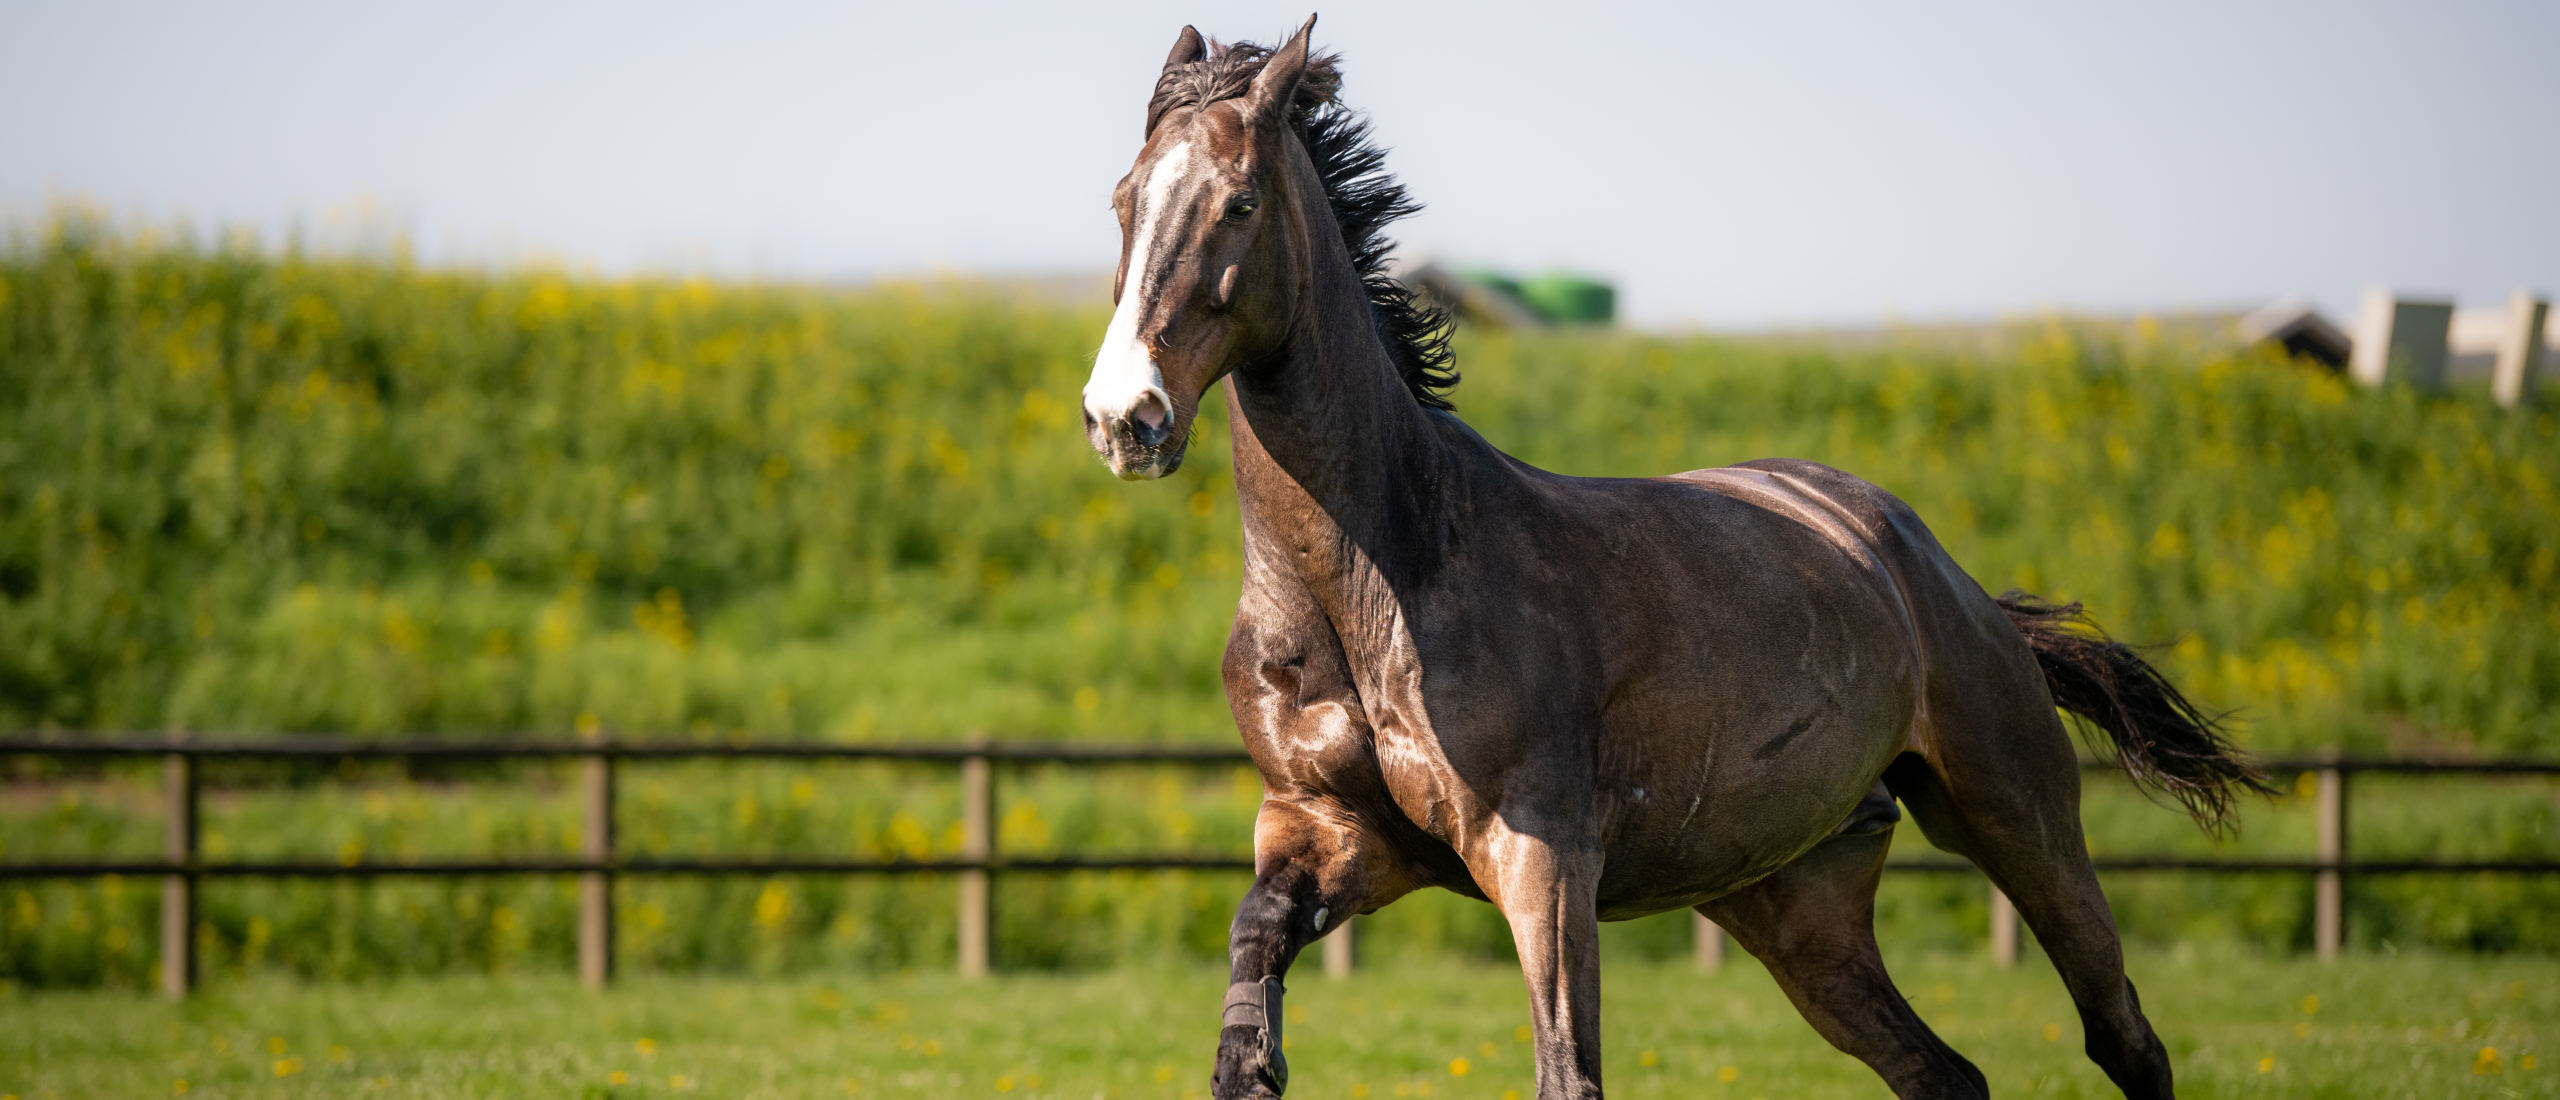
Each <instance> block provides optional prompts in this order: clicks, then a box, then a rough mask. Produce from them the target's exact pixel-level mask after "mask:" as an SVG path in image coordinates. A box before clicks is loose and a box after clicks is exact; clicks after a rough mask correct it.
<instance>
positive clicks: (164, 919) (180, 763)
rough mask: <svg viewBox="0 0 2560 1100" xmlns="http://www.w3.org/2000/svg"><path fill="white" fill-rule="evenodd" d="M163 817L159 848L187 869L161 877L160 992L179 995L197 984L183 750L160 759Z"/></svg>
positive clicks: (188, 788) (190, 771)
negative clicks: (164, 821)
mask: <svg viewBox="0 0 2560 1100" xmlns="http://www.w3.org/2000/svg"><path fill="white" fill-rule="evenodd" d="M160 776H161V799H162V804H163V807H164V810H165V814H166V818H167V828H166V830H165V831H164V832H163V834H162V840H161V854H162V855H163V856H164V857H166V858H167V859H168V861H169V862H171V863H175V864H178V865H180V866H181V867H184V868H186V870H184V871H182V872H180V873H178V874H173V875H163V876H161V878H160V994H161V996H164V997H167V998H169V999H171V1000H183V999H185V998H186V995H187V991H188V990H189V989H192V988H194V986H195V984H196V886H197V884H198V881H199V880H198V879H197V877H196V875H195V872H194V868H195V862H196V769H195V761H194V760H192V759H190V758H189V757H188V756H187V754H185V753H183V752H173V753H170V754H169V755H167V756H165V757H162V758H161V762H160Z"/></svg>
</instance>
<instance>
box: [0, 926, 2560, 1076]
mask: <svg viewBox="0 0 2560 1100" xmlns="http://www.w3.org/2000/svg"><path fill="white" fill-rule="evenodd" d="M1894 966H1895V971H1896V974H1897V976H1898V978H1899V980H1900V981H1901V983H1902V985H1903V988H1904V989H1905V990H1906V991H1907V993H1908V994H1909V995H1910V996H1911V998H1912V999H1913V1001H1914V1002H1915V1003H1916V1004H1917V1005H1918V1006H1919V1008H1920V1011H1921V1013H1922V1015H1923V1016H1924V1017H1925V1018H1927V1019H1928V1021H1929V1023H1930V1025H1931V1026H1932V1027H1933V1028H1935V1029H1936V1030H1937V1031H1938V1032H1939V1034H1940V1035H1942V1036H1944V1037H1945V1038H1946V1039H1948V1040H1949V1041H1950V1042H1951V1043H1952V1044H1954V1045H1955V1046H1956V1047H1957V1048H1958V1049H1960V1050H1962V1051H1963V1052H1964V1053H1965V1054H1966V1055H1967V1056H1968V1057H1969V1058H1971V1059H1973V1061H1974V1062H1975V1064H1976V1065H1978V1066H1980V1067H1981V1068H1982V1070H1983V1072H1984V1074H1985V1075H1986V1076H1987V1077H1988V1078H1989V1080H1990V1083H1991V1086H1992V1088H1993V1090H1994V1091H1995V1092H1996V1093H2001V1094H2020V1093H2033V1094H2035V1095H2039V1096H2060V1097H2108V1096H2114V1095H2116V1092H2115V1091H2114V1089H2113V1088H2112V1087H2111V1086H2109V1085H2108V1083H2107V1081H2106V1079H2105V1078H2104V1077H2103V1076H2102V1075H2101V1074H2100V1073H2099V1072H2098V1070H2097V1069H2096V1067H2095V1066H2093V1065H2091V1064H2090V1063H2089V1062H2088V1060H2087V1059H2085V1058H2084V1057H2082V1056H2081V1054H2080V1051H2079V1046H2080V1028H2079V1024H2078V1021H2077V1018H2076V1017H2075V1015H2074V1014H2073V1012H2072V1010H2071V1007H2070V1002H2069V1000H2068V998H2066V997H2065V996H2064V995H2063V992H2062V988H2061V984H2060V982H2059V980H2058V979H2057V978H2056V977H2055V976H2054V974H2053V973H2052V971H2051V970H2050V969H2047V968H2046V967H2044V966H2043V965H2041V964H2040V963H2039V962H2037V961H2035V960H2030V961H2028V962H2025V963H2023V964H2021V965H2020V966H2019V967H2018V968H2017V969H2015V970H2012V971H1997V970H1992V969H1990V968H1988V967H1987V966H1985V965H1984V964H1983V963H1982V961H1981V960H1980V959H1978V958H1964V957H1953V956H1947V955H1939V954H1927V955H1920V956H1916V957H1914V956H1907V955H1906V956H1898V957H1897V958H1896V959H1895V961H1894ZM2130 968H2131V970H2132V973H2133V975H2134V978H2135V980H2136V982H2138V983H2139V984H2140V985H2141V988H2142V993H2143V1003H2144V1005H2145V1007H2146V1010H2147V1011H2148V1012H2149V1014H2150V1016H2151V1019H2152V1021H2153V1023H2154V1025H2155V1026H2156V1027H2157V1028H2158V1029H2159V1031H2160V1033H2161V1036H2162V1038H2163V1039H2164V1040H2165V1041H2166V1042H2167V1043H2168V1044H2169V1048H2170V1050H2171V1052H2172V1058H2173V1061H2174V1064H2175V1066H2176V1069H2177V1072H2178V1078H2179V1085H2180V1094H2181V1095H2185V1096H2191V1097H2255V1096H2285V1097H2341V1098H2345V1097H2352V1098H2356V1100H2385V1098H2398V1097H2418V1096H2424V1097H2429V1098H2431V1100H2432V1098H2441V1097H2535V1096H2541V1097H2549V1096H2560V964H2555V963H2554V962H2553V961H2552V960H2550V959H2549V958H2547V957H2541V956H2515V955H2511V956H2506V957H2501V958H2489V957H2483V956H2477V955H2455V956H2447V955H2434V954H2421V953H2403V954H2400V955H2398V956H2396V957H2394V956H2366V957H2360V958H2353V959H2348V960H2345V961H2343V962H2340V963H2338V964H2335V965H2330V966H2322V965H2320V964H2317V963H2312V962H2307V961H2284V960H2274V959H2269V958H2266V957H2265V956H2263V955H2257V954H2230V953H2217V952H2213V951H2201V952H2199V951H2185V952H2136V953H2135V954H2134V955H2133V956H2132V958H2131V959H2130ZM1224 988H1225V976H1224V973H1223V971H1215V970H1210V969H1207V968H1161V967H1159V968H1146V967H1133V968H1126V969H1121V970H1117V971H1113V972H1110V973H1106V974H1098V975H1089V976H1075V977H1062V976H1055V975H1046V976H1042V975H1032V976H1019V975H1013V976H999V977H996V978H993V979H990V980H986V981H983V982H968V981H962V980H960V979H957V978H950V977H945V976H941V975H938V974H937V975H920V974H913V973H888V974H852V973H839V972H827V971H817V972H813V973H805V974H799V975H794V976H792V977H790V978H788V979H780V980H760V981H759V980H734V979H731V980H723V979H710V978H652V979H644V980H640V981H634V982H630V983H627V984H625V985H623V986H620V987H617V988H615V989H613V990H611V991H609V992H606V993H602V994H591V993H587V992H585V991H582V990H580V989H578V988H577V987H576V985H575V984H574V983H573V982H571V981H569V980H567V979H565V978H557V977H553V978H532V979H525V978H519V979H490V978H483V977H459V978H456V977H445V978H419V979H408V980H403V981H399V982H395V983H390V984H357V985H345V984H333V985H322V986H310V985H300V984H294V983H290V982H285V981H278V980H265V981H258V982H251V983H246V984H242V985H237V986H230V987H225V988H222V989H218V990H216V991H214V992H213V993H211V994H209V995H207V996H205V997H203V998H200V999H199V1000H197V1001H194V1002H191V1003H189V1004H187V1005H184V1006H172V1005H169V1004H167V1003H165V1002H161V1001H157V1000H153V999H149V998H147V997H146V996H144V995H141V994H134V993H121V992H45V993H28V992H23V991H21V992H15V993H5V994H0V1095H9V1096H17V1097H22V1098H24V1100H39V1098H42V1100H52V1098H55V1097H81V1096H173V1095H175V1096H185V1097H188V1098H190V1100H192V1098H197V1097H260V1098H265V1097H297V1096H313V1097H317V1096H329V1097H362V1096H384V1097H450V1096H484V1097H545V1098H549V1097H561V1096H586V1097H637V1096H669V1095H674V1096H682V1095H693V1094H699V1095H706V1096H731V1097H741V1098H751V1097H814V1096H857V1097H860V1096H890V1097H903V1096H916V1097H965V1096H986V1097H995V1098H1003V1100H1012V1098H1016V1097H1020V1098H1026V1100H1028V1098H1034V1097H1061V1098H1073V1100H1084V1098H1086V1097H1106V1098H1129V1100H1155V1098H1159V1097H1160V1098H1163V1100H1176V1098H1195V1097H1201V1096H1205V1095H1206V1093H1207V1087H1206V1086H1207V1082H1208V1072H1209V1055H1210V1051H1211V1050H1212V1048H1213V1045H1214V1043H1215V1040H1216V1034H1217V1012H1218V1009H1217V1005H1218V997H1219V994H1220V992H1221V991H1222V990H1223V989H1224ZM1603 997H1604V1001H1605V1011H1606V1013H1607V1023H1606V1029H1605V1038H1604V1040H1603V1042H1604V1047H1603V1049H1604V1051H1605V1062H1606V1073H1607V1080H1608V1083H1609V1087H1610V1091H1611V1093H1612V1095H1618V1096H1635V1097H1654V1096H1664V1097H1670V1096H1680V1097H1708V1098H1715V1100H1722V1098H1728V1097H1729V1098H1732V1100H1751V1098H1755V1097H1759V1098H1771V1097H1817V1098H1819V1097H1880V1096H1883V1095H1885V1091H1884V1089H1883V1087H1882V1086H1881V1085H1880V1084H1879V1083H1878V1082H1877V1081H1876V1079H1875V1078H1874V1077H1873V1076H1872V1075H1871V1074H1869V1073H1868V1072H1867V1070H1866V1068H1865V1067H1864V1066H1861V1065H1859V1064H1858V1063H1856V1062H1854V1061H1852V1060H1851V1059H1849V1058H1848V1057H1847V1056H1846V1055H1842V1054H1840V1053H1838V1052H1836V1051H1833V1050H1832V1049H1831V1048H1830V1047H1828V1046H1826V1045H1824V1044H1823V1042H1822V1041H1821V1039H1820V1038H1818V1037H1817V1036H1815V1034H1814V1033H1813V1031H1812V1029H1811V1028H1809V1027H1807V1026H1805V1024H1804V1023H1803V1022H1802V1021H1801V1020H1800V1019H1799V1018H1798V1017H1797V1016H1796V1014H1795V1012H1794V1010H1793V1009H1792V1008H1790V1007H1789V1006H1788V1004H1787V1001H1786V998H1785V997H1784V996H1783V995H1782V994H1780V993H1779V992H1778V990H1777V987H1776V985H1775V984H1774V983H1773V982H1771V981H1770V980H1769V978H1768V976H1767V974H1766V973H1765V972H1763V971H1762V970H1760V969H1759V968H1758V967H1757V966H1756V965H1755V964H1753V963H1751V962H1749V961H1748V960H1747V959H1744V960H1741V961H1739V962H1736V963H1733V964H1730V965H1728V966H1727V967H1726V968H1725V970H1724V971H1723V972H1722V973H1719V974H1716V975H1713V976H1701V975H1698V974H1696V973H1694V972H1692V971H1691V970H1689V969H1688V968H1687V967H1685V966H1681V965H1675V964H1662V963H1619V964H1613V965H1611V966H1610V967H1608V969H1607V973H1606V976H1605V978H1604V987H1603ZM1287 1015H1288V1024H1287V1040H1288V1052H1289V1056H1290V1069H1291V1089H1290V1095H1291V1096H1293V1097H1308V1098H1316V1100H1390V1098H1395V1100H1407V1098H1428V1100H1516V1098H1517V1097H1519V1096H1524V1095H1528V1094H1529V1093H1530V1092H1531V1091H1532V1087H1531V1062H1530V1055H1529V1051H1528V1046H1527V1043H1526V1042H1525V1041H1524V1033H1525V1031H1526V1027H1525V1023H1526V1021H1527V1018H1528V1011H1527V1001H1526V997H1525V996H1524V994H1523V991H1522V989H1521V986H1520V981H1519V974H1518V972H1517V971H1516V970H1512V969H1508V968H1502V967H1494V966H1460V965H1446V964H1418V965H1395V964H1393V963H1392V962H1389V963H1387V964H1385V965H1376V966H1372V967H1371V968H1370V969H1366V970H1364V971H1362V972H1361V973H1360V974H1358V975H1356V976H1354V977H1353V978H1350V979H1348V980H1342V981H1334V980H1327V979H1325V978H1322V977H1318V976H1316V975H1314V974H1311V973H1310V974H1302V975H1300V976H1299V977H1298V978H1297V979H1296V980H1295V981H1294V982H1293V983H1292V984H1291V987H1290V991H1289V999H1288V1012H1287Z"/></svg>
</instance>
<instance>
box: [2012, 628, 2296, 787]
mask: <svg viewBox="0 0 2560 1100" xmlns="http://www.w3.org/2000/svg"><path fill="white" fill-rule="evenodd" d="M1999 604H2000V609H2001V610H2002V611H2006V612H2008V613H2009V622H2010V624H2011V625H2014V626H2016V627H2017V628H2018V633H2019V634H2021V635H2023V636H2025V638H2026V640H2027V645H2028V647H2029V648H2032V649H2034V650H2035V654H2036V664H2037V665H2038V666H2040V667H2042V668H2043V669H2044V682H2045V687H2046V688H2047V689H2049V690H2050V691H2052V693H2053V703H2054V705H2055V706H2057V707H2060V708H2062V709H2063V710H2066V711H2069V712H2071V713H2072V714H2073V715H2074V716H2075V717H2077V718H2079V719H2082V721H2081V722H2079V723H2075V724H2077V725H2079V726H2080V727H2081V732H2082V733H2083V734H2084V735H2086V734H2088V732H2089V731H2088V727H2089V726H2092V725H2094V726H2096V727H2098V728H2099V729H2102V730H2105V731H2106V732H2107V739H2106V741H2105V742H2100V741H2099V739H2098V738H2097V737H2096V736H2095V735H2089V740H2090V741H2091V742H2092V743H2093V744H2095V745H2099V746H2100V748H2101V750H2102V751H2109V755H2111V756H2112V757H2113V759H2114V762H2115V764H2116V766H2117V767H2120V768H2123V769H2124V770H2125V772H2126V774H2128V775H2131V776H2132V777H2133V779H2134V781H2135V782H2137V783H2140V784H2142V785H2144V786H2147V787H2150V788H2151V789H2153V790H2154V791H2157V792H2159V793H2161V794H2165V795H2168V796H2169V797H2171V798H2174V799H2177V800H2178V804H2179V805H2181V806H2183V807H2185V808H2186V811H2187V816H2189V817H2192V818H2194V819H2195V820H2196V824H2198V825H2200V826H2203V827H2204V828H2205V829H2207V830H2208V831H2211V832H2214V833H2221V832H2224V831H2226V830H2227V829H2228V828H2229V826H2230V824H2231V810H2232V800H2233V794H2234V793H2235V790H2238V791H2256V792H2258V793H2259V794H2266V795H2272V794H2275V793H2276V789H2275V788H2274V787H2272V786H2269V785H2268V783H2267V778H2266V775H2265V773H2263V772H2261V771H2259V770H2258V767H2257V765H2256V764H2255V763H2252V762H2251V761H2250V759H2249V757H2248V754H2247V753H2244V752H2242V751H2240V749H2239V747H2238V746H2236V745H2233V744H2232V743H2231V739H2230V737H2229V736H2228V735H2227V734H2226V733H2225V731H2224V729H2223V726H2222V717H2223V716H2221V715H2214V714H2207V713H2205V712H2204V711H2202V710H2199V709H2197V707H2196V705H2195V704H2194V703H2192V702H2189V701H2188V700H2187V697H2186V696H2185V695H2183V694H2180V693H2179V691H2178V689H2177V686H2176V685H2173V684H2171V683H2170V682H2169V680H2168V678H2167V677H2165V676H2162V675H2160V670H2158V669H2156V668H2153V667H2151V664H2150V662H2148V661H2145V660H2143V659H2142V654H2141V652H2140V651H2138V650H2136V649H2135V648H2134V647H2132V646H2129V645H2126V644H2124V643H2123V642H2119V641H2116V640H2115V639H2113V638H2109V637H2107V632H2106V631H2104V630H2102V629H2099V627H2098V624H2097V623H2096V622H2094V621H2092V620H2091V619H2090V618H2089V616H2088V614H2087V613H2086V612H2083V611H2081V610H2080V605H2079V604H2078V603H2067V604H2061V605H2059V606H2057V605H2054V604H2049V603H2046V602H2045V601H2044V600H2042V599H2040V598H2038V597H2035V596H2030V595H2027V594H2026V593H2024V592H2019V591H2015V590H2012V591H2010V592H2008V593H2007V594H2005V595H2002V596H2001V597H2000V598H1999ZM2110 750H2111V751H2110Z"/></svg>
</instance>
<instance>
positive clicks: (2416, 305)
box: [2347, 286, 2453, 393]
mask: <svg viewBox="0 0 2560 1100" xmlns="http://www.w3.org/2000/svg"><path fill="white" fill-rule="evenodd" d="M2452 325H2453V303H2451V302H2415V301H2410V300H2408V299H2405V298H2402V297H2400V296H2399V295H2397V294H2395V293H2393V292H2392V291H2391V290H2390V289H2389V288H2387V287H2379V286H2376V287H2367V288H2366V289H2365V292H2364V308H2363V312H2362V313H2360V314H2359V315H2358V316H2357V318H2356V334H2355V348H2354V350H2352V351H2350V352H2348V353H2347V374H2348V376H2349V377H2352V378H2354V379H2355V380H2356V381H2358V382H2361V383H2363V384H2365V385H2367V386H2376V387H2379V386H2381V385H2383V384H2385V383H2389V382H2399V383H2402V384H2404V385H2408V386H2411V387H2414V388H2416V389H2418V390H2419V391H2421V392H2424V393H2435V392H2438V391H2440V390H2442V389H2444V358H2445V336H2446V334H2447V332H2448V331H2449V330H2450V329H2451V328H2452Z"/></svg>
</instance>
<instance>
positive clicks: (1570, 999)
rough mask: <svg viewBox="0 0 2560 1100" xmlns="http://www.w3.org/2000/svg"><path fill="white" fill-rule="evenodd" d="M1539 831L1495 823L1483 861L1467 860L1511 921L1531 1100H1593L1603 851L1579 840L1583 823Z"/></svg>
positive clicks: (1528, 823)
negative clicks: (1534, 1070)
mask: <svg viewBox="0 0 2560 1100" xmlns="http://www.w3.org/2000/svg"><path fill="white" fill-rule="evenodd" d="M1561 816H1562V815H1560V817H1561ZM1542 824H1543V823H1541V822H1539V821H1537V820H1536V819H1533V818H1527V817H1521V818H1518V819H1517V825H1516V826H1515V825H1514V824H1511V823H1506V821H1505V818H1504V817H1501V816H1497V817H1495V818H1494V819H1493V820H1492V822H1491V826H1492V827H1491V828H1490V829H1489V830H1488V832H1489V835H1488V836H1487V838H1486V842H1485V845H1484V848H1483V858H1482V859H1470V860H1469V861H1468V862H1469V864H1470V866H1471V869H1472V870H1474V871H1475V874H1476V881H1477V882H1478V883H1480V884H1484V885H1490V886H1493V887H1495V890H1494V897H1493V901H1494V903H1495V904H1496V905H1499V906H1501V907H1502V915H1503V918H1504V919H1505V920H1507V921H1509V922H1510V923H1511V942H1512V945H1513V947H1514V948H1516V949H1517V950H1518V952H1519V954H1520V976H1521V977H1522V978H1523V979H1524V980H1526V981H1527V982H1528V983H1529V1022H1530V1025H1531V1027H1533V1028H1534V1029H1535V1030H1536V1032H1537V1040H1538V1045H1537V1051H1538V1100H1585V1098H1590V1100H1597V1098H1598V1097H1599V1095H1600V918H1599V913H1598V900H1599V887H1600V867H1601V846H1600V843H1599V841H1598V840H1597V839H1595V838H1591V837H1588V836H1586V835H1584V834H1585V833H1586V832H1587V831H1588V828H1589V826H1588V824H1587V823H1586V822H1582V821H1578V820H1556V821H1554V822H1553V824H1554V826H1555V827H1554V828H1545V827H1542Z"/></svg>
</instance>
